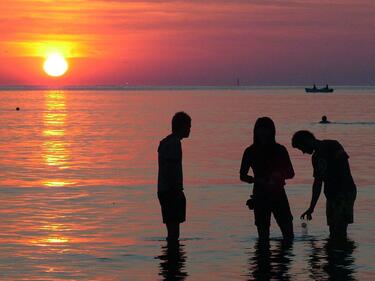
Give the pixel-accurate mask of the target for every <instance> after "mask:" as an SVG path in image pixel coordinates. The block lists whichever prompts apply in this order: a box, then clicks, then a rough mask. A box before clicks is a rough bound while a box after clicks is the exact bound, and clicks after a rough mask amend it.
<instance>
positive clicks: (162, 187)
mask: <svg viewBox="0 0 375 281" xmlns="http://www.w3.org/2000/svg"><path fill="white" fill-rule="evenodd" d="M190 128H191V118H190V116H189V115H187V114H186V113H185V112H177V113H176V114H175V115H174V116H173V119H172V134H170V135H169V136H167V137H165V138H164V139H163V140H162V141H160V144H159V148H158V163H159V173H158V198H159V202H160V206H161V211H162V216H163V223H165V224H166V227H167V231H168V236H167V240H169V241H174V240H178V239H179V237H180V223H182V222H184V221H185V219H186V198H185V194H184V192H183V180H182V148H181V140H182V139H183V138H188V137H189V134H190Z"/></svg>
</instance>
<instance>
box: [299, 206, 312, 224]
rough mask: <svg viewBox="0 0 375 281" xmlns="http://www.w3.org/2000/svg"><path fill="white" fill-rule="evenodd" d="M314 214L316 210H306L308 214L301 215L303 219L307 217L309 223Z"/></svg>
mask: <svg viewBox="0 0 375 281" xmlns="http://www.w3.org/2000/svg"><path fill="white" fill-rule="evenodd" d="M313 212H314V210H312V209H310V208H308V209H307V210H306V212H304V213H303V214H302V215H301V219H305V217H306V219H307V220H308V221H310V220H311V219H312V216H311V214H312V213H313Z"/></svg>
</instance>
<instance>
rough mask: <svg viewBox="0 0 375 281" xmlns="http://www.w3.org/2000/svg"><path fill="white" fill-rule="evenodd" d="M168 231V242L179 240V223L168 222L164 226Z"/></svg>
mask: <svg viewBox="0 0 375 281" xmlns="http://www.w3.org/2000/svg"><path fill="white" fill-rule="evenodd" d="M166 225H167V230H168V237H167V240H168V241H177V240H178V239H179V238H180V223H178V222H169V223H167V224H166Z"/></svg>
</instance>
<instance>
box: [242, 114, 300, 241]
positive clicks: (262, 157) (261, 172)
mask: <svg viewBox="0 0 375 281" xmlns="http://www.w3.org/2000/svg"><path fill="white" fill-rule="evenodd" d="M275 135H276V129H275V125H274V123H273V121H272V119H270V118H269V117H262V118H258V120H257V121H256V123H255V126H254V134H253V144H252V145H250V146H249V147H248V148H246V149H245V152H244V154H243V157H242V163H241V169H240V179H241V181H243V182H247V183H250V184H252V183H254V188H253V195H252V197H253V203H252V204H251V202H250V206H249V207H250V208H251V207H253V209H254V216H255V225H256V226H257V229H258V235H259V239H260V240H262V241H268V239H269V235H270V223H271V213H272V214H273V216H274V217H275V219H276V222H277V224H278V225H279V227H280V229H281V232H282V234H283V237H284V239H285V240H292V239H293V237H294V234H293V216H292V213H291V211H290V207H289V202H288V198H287V195H286V193H285V189H284V185H285V180H286V179H291V178H293V177H294V170H293V166H292V163H291V161H290V158H289V154H288V151H287V150H286V148H285V147H284V146H282V145H280V144H278V143H277V142H276V140H275ZM250 168H251V169H252V170H253V174H254V176H250V175H248V172H249V169H250ZM251 205H253V206H251Z"/></svg>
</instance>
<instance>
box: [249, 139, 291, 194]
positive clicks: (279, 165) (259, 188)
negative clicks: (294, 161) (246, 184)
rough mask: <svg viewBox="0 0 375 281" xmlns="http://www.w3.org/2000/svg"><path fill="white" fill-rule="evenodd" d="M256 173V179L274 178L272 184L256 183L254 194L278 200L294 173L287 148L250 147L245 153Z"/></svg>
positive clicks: (276, 145)
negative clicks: (286, 181)
mask: <svg viewBox="0 0 375 281" xmlns="http://www.w3.org/2000/svg"><path fill="white" fill-rule="evenodd" d="M244 157H245V158H247V159H248V160H247V161H249V163H250V165H251V168H252V170H253V173H254V178H258V179H267V178H272V182H268V183H267V184H266V183H262V182H259V181H258V182H255V183H254V194H264V195H263V196H262V197H264V196H266V197H268V198H269V199H272V198H273V199H276V200H277V198H278V197H277V193H280V192H281V191H282V190H283V189H284V185H285V179H287V178H291V177H293V175H294V171H293V168H292V166H291V165H290V162H289V160H288V159H289V155H288V152H287V150H286V148H285V147H284V146H283V145H281V144H278V143H275V144H273V145H272V146H270V147H268V148H267V149H262V148H260V147H258V146H256V145H251V146H249V147H248V148H247V149H246V150H245V153H244Z"/></svg>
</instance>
